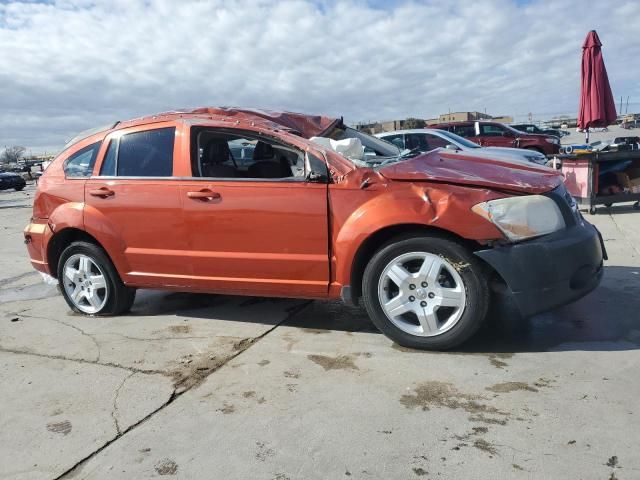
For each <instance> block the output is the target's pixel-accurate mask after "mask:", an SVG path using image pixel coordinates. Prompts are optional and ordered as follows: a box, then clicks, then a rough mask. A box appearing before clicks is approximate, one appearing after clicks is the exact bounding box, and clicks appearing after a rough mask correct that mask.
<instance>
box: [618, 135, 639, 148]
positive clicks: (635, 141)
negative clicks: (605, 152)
mask: <svg viewBox="0 0 640 480" xmlns="http://www.w3.org/2000/svg"><path fill="white" fill-rule="evenodd" d="M623 146H626V147H628V148H630V149H637V148H640V137H616V138H614V139H613V142H612V143H611V147H616V148H618V149H620V148H621V147H623Z"/></svg>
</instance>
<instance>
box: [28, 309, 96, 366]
mask: <svg viewBox="0 0 640 480" xmlns="http://www.w3.org/2000/svg"><path fill="white" fill-rule="evenodd" d="M22 316H23V317H27V318H36V317H31V316H29V315H22ZM47 320H51V321H54V322H56V323H59V324H61V325H65V326H67V327H69V328H73V329H74V330H76V331H78V332H80V334H81V335H83V336H85V337H88V338H90V339H91V341H92V342H93V344H94V345H95V346H96V349H97V350H98V353H97V355H96V359H95V360H94V362H95V363H98V362H100V355H102V347H100V344H99V343H98V341H97V340H96V339H95V338H94V337H93V335H96V334H90V333H87V332H85V331H84V330H82V329H81V328H80V327H76V326H75V325H71V324H70V323H66V322H63V321H62V320H57V319H55V318H51V319H47Z"/></svg>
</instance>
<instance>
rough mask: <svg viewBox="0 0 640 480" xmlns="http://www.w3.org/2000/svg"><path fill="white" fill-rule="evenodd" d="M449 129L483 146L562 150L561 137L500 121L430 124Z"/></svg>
mask: <svg viewBox="0 0 640 480" xmlns="http://www.w3.org/2000/svg"><path fill="white" fill-rule="evenodd" d="M429 127H430V128H437V129H439V130H447V131H449V132H452V133H455V134H456V135H460V136H461V137H464V138H466V139H467V140H470V141H472V142H474V143H477V144H478V145H481V146H483V147H515V148H525V149H528V150H535V151H537V152H540V153H543V154H545V155H555V154H557V153H558V152H559V150H560V139H559V138H557V137H554V136H551V135H536V134H532V133H524V132H521V131H519V130H516V129H515V128H511V127H510V126H508V125H504V124H502V123H498V122H480V121H476V122H452V123H439V124H436V125H429Z"/></svg>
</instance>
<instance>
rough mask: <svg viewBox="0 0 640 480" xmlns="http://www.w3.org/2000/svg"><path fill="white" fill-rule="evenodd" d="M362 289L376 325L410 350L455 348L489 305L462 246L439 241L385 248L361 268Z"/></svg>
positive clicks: (482, 279)
mask: <svg viewBox="0 0 640 480" xmlns="http://www.w3.org/2000/svg"><path fill="white" fill-rule="evenodd" d="M362 289H363V300H364V305H365V307H366V309H367V312H368V314H369V316H370V317H371V320H372V321H373V323H374V324H375V325H376V327H378V328H379V329H380V330H381V331H382V332H383V333H384V334H385V335H387V336H388V337H389V338H391V339H392V340H393V341H395V342H396V343H398V344H400V345H402V346H405V347H410V348H420V349H427V350H446V349H450V348H453V347H455V346H457V345H459V344H461V343H462V342H464V341H465V340H467V339H468V338H469V337H470V336H471V335H473V334H474V333H475V332H476V331H477V330H478V328H479V327H480V325H481V324H482V322H483V320H484V318H485V316H486V313H487V308H488V305H489V290H488V287H487V280H486V276H485V273H484V270H483V268H482V265H481V264H480V262H479V261H478V260H477V259H476V258H474V257H473V254H472V253H471V252H469V251H468V250H467V249H466V248H465V247H464V246H462V245H460V244H458V243H456V242H453V241H451V240H448V239H445V238H440V237H414V238H405V239H400V240H398V241H395V242H392V243H390V244H387V245H386V246H385V247H383V248H382V249H381V250H379V251H378V252H377V253H376V254H375V255H374V256H373V258H372V259H371V261H370V262H369V264H368V265H367V268H366V269H365V273H364V278H363V285H362Z"/></svg>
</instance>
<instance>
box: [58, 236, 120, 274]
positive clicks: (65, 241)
mask: <svg viewBox="0 0 640 480" xmlns="http://www.w3.org/2000/svg"><path fill="white" fill-rule="evenodd" d="M79 241H82V242H89V243H93V244H95V245H97V246H98V247H100V248H102V250H105V249H104V247H103V246H102V245H101V244H100V242H99V241H98V240H97V239H96V238H95V237H93V236H92V235H90V234H88V233H87V232H85V231H84V230H81V229H79V228H75V227H67V228H63V229H62V230H60V231H58V232H56V233H55V234H54V235H53V236H52V237H51V239H50V240H49V243H48V245H47V262H48V264H49V270H50V271H51V276H53V277H54V278H58V261H59V260H60V255H62V252H63V251H64V249H65V248H67V246H69V245H70V244H71V243H72V242H79ZM105 254H106V250H105ZM107 256H108V254H107Z"/></svg>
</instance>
